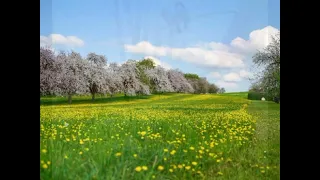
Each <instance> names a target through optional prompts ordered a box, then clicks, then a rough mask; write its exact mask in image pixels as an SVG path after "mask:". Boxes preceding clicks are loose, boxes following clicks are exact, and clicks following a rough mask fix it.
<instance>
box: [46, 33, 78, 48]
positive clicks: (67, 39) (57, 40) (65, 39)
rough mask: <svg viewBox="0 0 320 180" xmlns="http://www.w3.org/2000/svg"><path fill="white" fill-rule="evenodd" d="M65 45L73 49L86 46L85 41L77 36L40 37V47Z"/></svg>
mask: <svg viewBox="0 0 320 180" xmlns="http://www.w3.org/2000/svg"><path fill="white" fill-rule="evenodd" d="M52 45H65V46H71V47H81V46H84V41H83V40H81V39H80V38H78V37H76V36H63V35H61V34H50V35H49V36H40V46H52Z"/></svg>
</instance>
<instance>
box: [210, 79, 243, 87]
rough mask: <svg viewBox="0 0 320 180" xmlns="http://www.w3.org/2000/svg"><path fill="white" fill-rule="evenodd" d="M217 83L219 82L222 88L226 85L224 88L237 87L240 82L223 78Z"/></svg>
mask: <svg viewBox="0 0 320 180" xmlns="http://www.w3.org/2000/svg"><path fill="white" fill-rule="evenodd" d="M215 84H217V85H218V86H219V87H220V88H222V87H224V88H231V89H232V88H237V87H238V84H237V83H235V82H226V81H223V80H219V81H217V82H216V83H215Z"/></svg>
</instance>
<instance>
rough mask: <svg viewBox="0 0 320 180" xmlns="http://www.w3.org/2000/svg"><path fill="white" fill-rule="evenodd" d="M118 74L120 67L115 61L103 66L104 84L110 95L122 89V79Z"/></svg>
mask: <svg viewBox="0 0 320 180" xmlns="http://www.w3.org/2000/svg"><path fill="white" fill-rule="evenodd" d="M119 74H120V67H119V66H118V65H117V64H116V63H111V64H110V65H109V67H106V68H105V84H106V86H107V88H108V93H110V95H111V97H112V96H113V95H114V94H115V93H117V92H121V91H122V90H123V80H122V78H121V76H120V75H119Z"/></svg>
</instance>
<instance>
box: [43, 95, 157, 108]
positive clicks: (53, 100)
mask: <svg viewBox="0 0 320 180" xmlns="http://www.w3.org/2000/svg"><path fill="white" fill-rule="evenodd" d="M150 97H151V96H115V97H96V99H95V100H94V101H92V100H91V97H89V96H85V97H74V98H73V99H72V104H101V103H112V102H115V101H117V102H123V101H126V102H130V101H134V100H138V99H149V98H150ZM68 104H69V103H68V99H67V98H66V97H43V98H41V99H40V105H41V106H51V105H68ZM72 104H71V105H72Z"/></svg>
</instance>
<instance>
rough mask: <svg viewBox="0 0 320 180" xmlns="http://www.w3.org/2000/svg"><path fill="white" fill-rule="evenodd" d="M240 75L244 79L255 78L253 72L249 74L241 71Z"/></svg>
mask: <svg viewBox="0 0 320 180" xmlns="http://www.w3.org/2000/svg"><path fill="white" fill-rule="evenodd" d="M239 75H240V77H242V78H250V77H252V76H253V74H252V73H251V72H248V71H246V70H240V72H239Z"/></svg>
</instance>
